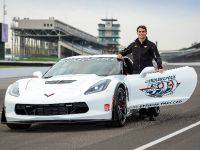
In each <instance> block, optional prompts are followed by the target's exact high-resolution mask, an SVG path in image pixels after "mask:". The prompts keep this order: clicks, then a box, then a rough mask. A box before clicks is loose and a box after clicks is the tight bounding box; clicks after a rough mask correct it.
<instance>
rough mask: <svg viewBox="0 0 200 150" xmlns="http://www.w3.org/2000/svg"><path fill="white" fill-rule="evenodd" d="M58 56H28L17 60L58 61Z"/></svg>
mask: <svg viewBox="0 0 200 150" xmlns="http://www.w3.org/2000/svg"><path fill="white" fill-rule="evenodd" d="M58 60H59V59H58V57H56V56H49V57H29V58H22V59H19V61H58Z"/></svg>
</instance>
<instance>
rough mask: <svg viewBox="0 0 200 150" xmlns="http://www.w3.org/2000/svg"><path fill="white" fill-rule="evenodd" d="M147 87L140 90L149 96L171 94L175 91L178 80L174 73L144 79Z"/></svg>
mask: <svg viewBox="0 0 200 150" xmlns="http://www.w3.org/2000/svg"><path fill="white" fill-rule="evenodd" d="M145 83H146V84H147V87H145V88H141V89H140V90H141V91H142V92H144V93H145V95H146V96H150V97H154V98H156V97H162V96H167V95H171V94H173V93H174V92H175V90H176V88H177V87H178V86H179V85H180V82H178V81H177V80H176V75H172V76H166V77H162V78H153V79H149V80H147V81H145Z"/></svg>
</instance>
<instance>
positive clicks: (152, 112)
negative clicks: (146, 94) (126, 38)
mask: <svg viewBox="0 0 200 150" xmlns="http://www.w3.org/2000/svg"><path fill="white" fill-rule="evenodd" d="M137 35H138V38H137V39H136V40H135V41H134V42H133V43H131V44H130V45H129V46H128V47H127V48H125V49H124V50H122V51H121V52H120V53H119V54H118V55H117V58H118V59H123V56H126V55H127V54H130V53H131V54H132V58H133V74H139V73H140V72H141V71H142V70H143V69H144V68H145V67H148V66H153V63H152V61H153V59H154V60H155V61H156V63H157V68H158V71H159V72H160V73H162V72H163V67H162V60H161V57H160V54H159V52H158V49H157V46H156V45H155V44H154V43H153V42H151V41H149V40H148V38H147V28H146V26H144V25H140V26H139V27H137ZM139 113H140V115H141V116H143V115H147V116H148V117H149V118H150V120H154V116H157V115H158V113H159V107H152V108H148V109H144V108H142V109H140V111H139Z"/></svg>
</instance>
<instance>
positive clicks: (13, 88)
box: [8, 82, 20, 97]
mask: <svg viewBox="0 0 200 150" xmlns="http://www.w3.org/2000/svg"><path fill="white" fill-rule="evenodd" d="M8 93H9V94H10V95H12V96H15V97H18V96H19V95H20V94H19V83H17V82H15V83H13V84H12V85H11V87H10V89H9V91H8Z"/></svg>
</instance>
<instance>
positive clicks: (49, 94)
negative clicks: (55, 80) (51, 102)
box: [44, 93, 55, 98]
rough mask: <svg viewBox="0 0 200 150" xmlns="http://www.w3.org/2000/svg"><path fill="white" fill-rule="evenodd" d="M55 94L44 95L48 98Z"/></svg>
mask: <svg viewBox="0 0 200 150" xmlns="http://www.w3.org/2000/svg"><path fill="white" fill-rule="evenodd" d="M54 94H55V93H51V94H44V96H46V97H47V98H48V97H50V96H52V95H54Z"/></svg>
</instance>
